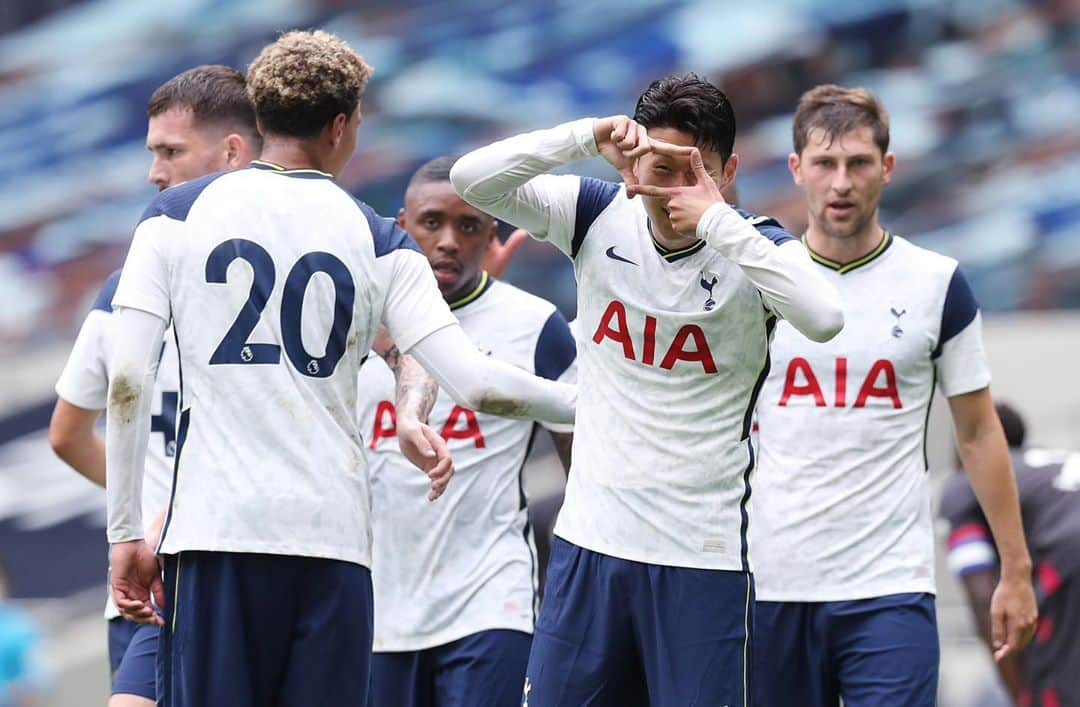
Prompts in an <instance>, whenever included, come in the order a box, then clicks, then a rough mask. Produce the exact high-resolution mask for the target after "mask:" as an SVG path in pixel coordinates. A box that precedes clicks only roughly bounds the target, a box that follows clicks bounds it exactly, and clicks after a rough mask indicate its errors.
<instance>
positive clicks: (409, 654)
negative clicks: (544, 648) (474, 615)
mask: <svg viewBox="0 0 1080 707" xmlns="http://www.w3.org/2000/svg"><path fill="white" fill-rule="evenodd" d="M531 641H532V637H531V636H530V635H529V634H527V633H523V632H521V631H506V630H493V631H481V632H479V633H474V634H472V635H470V636H465V637H464V638H461V639H459V640H457V641H452V642H451V643H447V644H446V645H442V646H437V647H435V648H428V649H426V650H422V651H403V652H396V653H375V654H374V655H373V656H372V659H371V701H370V703H369V705H370V707H445V706H447V705H468V706H469V707H506V706H507V705H514V704H516V703H517V701H518V699H520V697H521V685H522V684H523V683H524V682H525V665H526V664H527V663H528V661H529V644H530V642H531Z"/></svg>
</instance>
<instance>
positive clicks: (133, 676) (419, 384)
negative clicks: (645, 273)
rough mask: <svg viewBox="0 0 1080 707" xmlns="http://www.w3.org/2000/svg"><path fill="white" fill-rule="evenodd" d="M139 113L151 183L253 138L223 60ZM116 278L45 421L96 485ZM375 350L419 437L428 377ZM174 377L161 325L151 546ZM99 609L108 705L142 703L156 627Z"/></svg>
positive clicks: (168, 472)
mask: <svg viewBox="0 0 1080 707" xmlns="http://www.w3.org/2000/svg"><path fill="white" fill-rule="evenodd" d="M147 116H148V126H147V141H146V142H147V149H149V150H150V152H151V153H152V154H153V161H152V163H151V166H150V171H149V174H148V175H147V179H148V181H150V182H151V183H152V184H154V185H156V186H157V187H158V189H159V190H164V189H167V188H168V187H171V186H174V185H176V184H180V183H183V182H187V181H190V180H192V179H196V178H198V177H202V176H204V175H207V174H211V173H214V172H223V171H228V170H232V169H237V168H239V167H242V166H244V165H246V164H248V163H249V162H250V161H251V158H252V157H253V155H256V154H258V153H259V151H260V150H261V147H262V138H261V137H260V135H259V132H258V129H257V128H256V125H255V112H254V110H253V109H252V106H251V100H250V99H249V98H248V95H247V87H246V84H245V81H244V76H243V74H241V73H240V72H239V71H237V70H236V69H234V68H232V67H228V66H220V65H204V66H197V67H195V68H193V69H189V70H187V71H184V72H182V73H180V74H178V75H176V76H174V77H173V78H171V79H169V80H168V81H166V82H165V83H163V84H162V85H161V86H159V87H158V88H157V89H156V90H155V91H154V93H153V95H152V96H151V97H150V100H149V102H148V103H147ZM119 279H120V271H119V270H118V271H116V272H115V273H113V274H112V275H111V276H110V277H109V278H108V279H107V280H106V282H105V285H104V286H103V287H102V290H101V293H100V294H99V295H98V297H97V299H96V300H95V302H94V307H93V309H92V311H91V312H90V313H89V314H88V315H87V318H86V321H85V322H84V323H83V326H82V328H81V329H80V331H79V336H78V337H77V339H76V342H75V346H74V348H73V349H72V353H71V355H70V356H69V358H68V363H67V365H66V366H65V369H64V372H63V373H62V374H61V378H60V380H59V381H58V382H57V386H56V387H57V393H58V395H59V399H58V401H57V404H56V408H55V410H54V412H53V419H52V421H51V423H50V427H49V432H50V440H51V443H52V445H53V448H54V449H55V451H56V452H57V454H58V455H59V456H60V457H61V458H63V459H64V460H65V461H67V462H68V463H69V464H71V465H72V467H73V468H74V469H75V470H76V471H79V472H80V473H81V474H83V475H84V476H86V477H87V478H88V479H89V480H90V481H93V482H94V483H97V484H98V485H100V486H105V443H104V440H102V439H101V437H100V436H99V435H98V434H97V432H96V431H95V423H96V421H97V418H98V416H99V414H100V411H101V410H104V409H105V405H106V392H107V390H108V371H107V365H108V361H109V359H110V355H111V354H110V350H111V346H110V344H111V337H110V335H109V332H108V329H109V326H108V322H109V316H108V315H109V314H110V313H111V312H112V305H111V302H112V298H113V294H114V292H115V290H116V285H117V282H119ZM375 350H376V352H378V353H379V355H380V356H382V357H384V358H387V359H388V360H389V359H390V357H393V358H392V362H391V363H390V366H391V370H392V371H393V373H394V380H395V386H396V391H395V393H396V394H395V399H396V400H397V401H398V403H399V404H398V405H397V407H396V410H395V414H396V416H397V417H398V418H399V419H402V420H403V424H402V427H403V429H404V430H406V431H404V432H403V434H402V438H403V440H405V443H406V444H420V445H426V444H427V442H426V440H425V438H424V437H423V436H422V435H417V434H416V432H417V429H418V424H419V422H420V420H421V419H426V417H427V414H428V412H429V411H430V409H431V405H432V404H433V402H434V400H433V392H432V390H431V387H432V386H433V385H434V382H433V381H431V379H430V378H428V377H427V375H426V373H424V370H423V368H421V367H420V365H419V364H418V363H416V361H414V360H413V359H412V358H411V357H409V356H402V355H400V354H399V353H397V352H396V349H393V348H391V346H390V345H389V342H387V341H386V340H385V338H381V339H380V338H377V341H376V345H375ZM178 376H179V370H178V361H177V353H176V343H175V339H174V337H173V334H172V332H171V331H167V332H166V334H165V337H164V340H163V341H162V349H161V358H160V362H159V365H158V371H157V377H156V378H155V380H154V393H153V398H154V404H153V410H152V412H153V416H152V417H151V432H152V433H156V432H160V433H161V435H162V439H161V440H160V443H159V441H158V440H157V438H156V437H155V438H154V439H153V440H152V441H151V443H150V445H149V448H148V452H147V457H146V476H145V482H144V485H143V503H142V506H143V519H144V520H146V521H148V523H147V528H146V532H147V539H148V543H149V544H150V545H151V547H153V546H156V538H157V536H158V533H159V532H160V530H161V524H162V522H164V510H165V506H166V505H167V503H168V498H169V487H170V484H171V479H172V467H173V461H174V457H175V451H176V407H177V401H178V399H179V391H180V382H179V377H178ZM436 441H437V440H436ZM431 451H432V452H434V451H435V450H431ZM151 519H152V520H151ZM105 617H106V619H108V620H109V663H110V667H111V672H112V676H113V688H112V692H113V696H112V697H111V698H110V702H109V704H110V707H145V706H146V705H149V704H152V702H153V701H154V700H155V697H156V695H155V680H154V672H155V669H154V666H155V662H156V657H157V643H158V637H157V628H156V627H155V626H152V625H148V626H144V627H142V628H140V627H139V624H136V623H134V622H131V621H127V620H126V619H124V618H123V617H121V616H120V612H119V610H117V608H116V605H115V604H114V603H113V601H112V598H111V596H110V597H109V598H108V601H107V604H106V609H105Z"/></svg>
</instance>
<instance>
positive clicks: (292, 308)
mask: <svg viewBox="0 0 1080 707" xmlns="http://www.w3.org/2000/svg"><path fill="white" fill-rule="evenodd" d="M237 258H240V259H241V260H244V261H247V263H248V265H250V266H251V271H252V279H251V290H250V292H249V293H248V299H247V302H245V303H244V306H243V307H242V308H241V309H240V313H239V314H237V315H236V321H234V322H233V324H232V326H231V327H229V330H228V331H227V332H225V337H224V338H223V339H222V340H221V343H219V344H218V346H217V348H216V349H215V350H214V353H213V355H212V356H211V357H210V365H216V364H222V363H239V364H246V363H278V362H279V361H280V360H281V347H280V346H278V345H277V344H251V343H248V337H249V336H251V332H252V331H254V329H255V325H256V324H258V323H259V317H260V316H262V311H263V309H265V308H266V303H267V300H269V299H270V292H271V291H272V290H273V289H274V281H275V279H276V278H275V275H274V273H275V269H274V261H273V259H272V258H271V257H270V254H269V253H268V252H267V251H266V249H265V248H263V247H262V246H260V245H259V244H258V243H254V242H252V241H249V240H244V239H243V238H233V239H231V240H227V241H225V242H224V243H221V244H220V245H218V246H217V247H216V248H214V250H212V251H210V257H209V258H207V259H206V281H207V282H209V283H225V282H227V281H228V270H229V265H231V264H232V262H233V261H234V260H236V259H237ZM320 272H321V273H324V274H325V275H327V276H329V277H330V280H331V281H332V282H333V283H334V321H333V324H332V326H331V327H330V336H329V338H328V339H327V342H326V352H325V353H324V354H323V355H322V356H319V357H316V356H313V355H311V354H310V353H308V351H307V349H306V348H304V342H303V338H302V333H301V332H302V326H303V309H304V294H305V293H306V292H307V287H308V284H310V282H311V278H312V277H313V276H314V275H315V274H316V273H320ZM355 298H356V288H355V286H354V284H353V279H352V276H351V275H350V274H349V269H348V267H346V265H345V263H343V262H341V260H339V259H338V258H337V257H335V256H333V255H331V254H330V253H324V252H314V253H308V254H306V255H304V256H303V257H301V258H300V260H298V261H297V262H296V264H295V265H293V267H292V269H291V270H290V271H289V275H288V277H287V278H285V291H284V292H283V293H282V297H281V338H282V342H283V343H284V344H285V354H286V356H287V357H288V358H289V362H290V363H291V364H292V365H293V367H294V368H295V369H296V370H297V371H299V372H300V373H302V374H304V375H305V376H310V377H312V378H326V377H328V376H330V375H331V374H333V372H334V369H335V368H336V367H337V364H338V361H340V360H341V357H342V356H343V355H344V354H345V350H346V347H347V344H346V337H347V335H348V331H349V327H350V326H352V317H353V302H354V301H355Z"/></svg>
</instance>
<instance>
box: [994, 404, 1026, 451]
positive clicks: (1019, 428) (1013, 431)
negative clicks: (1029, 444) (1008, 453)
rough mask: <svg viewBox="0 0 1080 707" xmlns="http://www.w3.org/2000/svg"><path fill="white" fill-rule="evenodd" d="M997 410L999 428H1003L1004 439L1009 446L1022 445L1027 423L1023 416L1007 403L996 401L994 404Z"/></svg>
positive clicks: (1011, 447) (1012, 447)
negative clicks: (999, 422) (999, 421)
mask: <svg viewBox="0 0 1080 707" xmlns="http://www.w3.org/2000/svg"><path fill="white" fill-rule="evenodd" d="M994 409H995V410H997V416H998V419H999V420H1001V429H1003V430H1005V441H1006V442H1008V443H1009V448H1010V449H1014V448H1016V447H1023V446H1024V438H1025V437H1027V425H1025V424H1024V418H1023V417H1022V416H1021V415H1020V413H1019V412H1017V411H1016V408H1014V407H1013V406H1012V405H1009V404H1008V403H998V404H997V405H995V406H994Z"/></svg>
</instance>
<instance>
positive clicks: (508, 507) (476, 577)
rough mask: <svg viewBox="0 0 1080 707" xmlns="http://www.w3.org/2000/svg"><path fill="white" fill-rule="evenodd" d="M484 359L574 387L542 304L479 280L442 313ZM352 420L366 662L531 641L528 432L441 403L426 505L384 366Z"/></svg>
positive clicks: (565, 335) (375, 363)
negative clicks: (491, 637)
mask: <svg viewBox="0 0 1080 707" xmlns="http://www.w3.org/2000/svg"><path fill="white" fill-rule="evenodd" d="M451 308H452V309H453V312H454V314H456V315H457V317H458V320H459V321H460V322H461V327H462V329H464V331H465V333H466V334H467V335H468V336H469V338H470V339H471V340H472V341H473V342H475V343H476V345H477V346H478V347H480V349H481V350H482V351H483V352H484V353H487V354H488V355H490V356H493V357H495V358H497V359H499V360H502V361H506V362H507V363H511V364H514V365H515V366H518V367H519V368H522V369H525V370H527V371H529V372H531V373H535V374H536V375H538V376H541V377H543V378H548V379H552V380H563V381H566V382H573V381H572V378H573V366H572V364H573V361H574V358H575V356H576V351H575V346H574V340H573V337H572V336H571V334H570V330H569V328H568V326H567V324H566V320H565V319H563V317H562V315H561V314H559V312H558V311H557V310H556V309H555V306H554V305H552V304H551V303H549V302H547V301H545V300H542V299H540V298H538V297H534V296H533V295H530V294H528V293H527V292H524V291H522V290H519V289H517V288H516V287H513V286H511V285H508V284H505V283H502V282H497V281H495V280H492V279H489V278H488V277H487V275H486V274H485V275H484V276H483V278H482V281H481V283H480V285H479V286H478V287H477V289H476V290H475V291H474V292H473V293H471V294H470V295H469V296H467V297H465V298H462V299H461V300H459V301H458V302H456V303H452V304H451ZM359 389H360V397H359V406H360V408H359V417H360V429H361V430H362V432H363V434H364V437H365V443H366V447H367V450H368V458H369V461H370V465H371V493H372V517H373V533H374V547H373V555H372V566H371V567H372V581H373V583H374V588H375V643H374V645H375V651H376V652H383V651H417V650H424V649H427V648H432V647H435V646H440V645H445V644H447V643H450V642H451V641H456V640H458V639H460V638H464V637H465V636H468V635H471V634H474V633H478V632H480V631H487V630H492V629H508V630H516V631H524V632H526V633H532V627H533V621H534V620H535V611H536V606H535V602H536V571H537V567H536V554H535V547H534V545H533V539H532V530H531V528H530V527H529V523H528V513H527V510H526V506H525V496H524V490H523V486H522V471H523V468H524V464H525V458H526V456H527V455H528V452H529V448H530V446H531V444H532V438H533V434H534V433H535V425H534V424H533V423H532V422H529V421H526V420H510V419H506V418H501V417H494V416H491V415H486V414H483V413H477V412H474V411H472V410H469V409H468V408H464V407H461V406H460V405H456V404H455V403H454V401H453V400H451V399H450V398H449V396H447V395H446V394H445V393H443V394H440V396H439V398H438V400H437V401H436V403H435V406H434V408H433V409H432V411H431V415H430V418H429V424H431V425H432V427H433V428H434V429H435V430H436V431H439V432H441V434H442V436H443V437H444V438H446V440H447V444H448V445H449V448H450V452H451V454H452V455H453V458H454V466H455V469H456V471H455V473H454V479H453V481H451V483H450V485H449V486H448V487H447V489H446V492H445V493H444V494H443V495H442V496H441V497H440V498H439V499H438V500H437V501H435V502H434V503H431V502H429V501H428V500H427V492H428V486H429V482H428V479H427V477H426V476H424V474H422V473H421V472H420V471H418V470H417V469H416V468H415V467H414V466H413V465H412V464H410V463H409V461H408V460H407V459H405V458H404V457H403V456H402V454H401V452H400V450H399V449H398V441H397V436H396V430H395V420H394V403H393V399H394V379H393V376H392V375H391V373H390V370H389V369H388V368H387V367H386V364H385V363H384V362H383V360H382V359H380V358H377V357H375V356H369V357H368V360H367V362H366V363H365V364H364V366H363V367H362V368H361V370H360V385H359Z"/></svg>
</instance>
